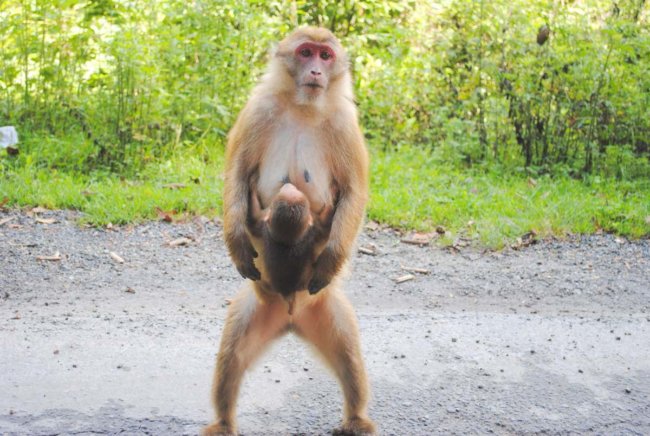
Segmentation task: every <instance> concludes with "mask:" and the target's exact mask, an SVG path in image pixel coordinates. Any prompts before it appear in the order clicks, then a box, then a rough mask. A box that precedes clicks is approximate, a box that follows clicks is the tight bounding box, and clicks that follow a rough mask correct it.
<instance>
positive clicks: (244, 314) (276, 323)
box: [202, 285, 289, 436]
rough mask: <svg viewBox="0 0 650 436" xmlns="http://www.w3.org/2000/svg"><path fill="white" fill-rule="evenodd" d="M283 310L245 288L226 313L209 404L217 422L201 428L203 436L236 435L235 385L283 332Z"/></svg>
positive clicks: (275, 301) (282, 306) (285, 320)
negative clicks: (259, 298) (211, 403)
mask: <svg viewBox="0 0 650 436" xmlns="http://www.w3.org/2000/svg"><path fill="white" fill-rule="evenodd" d="M288 322H289V319H288V315H287V308H286V305H285V304H284V302H283V301H282V300H281V299H280V298H277V299H271V300H270V301H264V302H262V301H259V300H258V298H257V297H256V295H255V291H254V290H253V289H252V287H251V286H250V285H247V286H246V287H245V288H244V289H243V290H242V291H241V292H240V293H239V294H238V295H237V297H236V298H235V299H234V300H233V302H232V303H231V305H230V308H229V310H228V315H227V318H226V323H225V325H224V328H223V333H222V335H221V346H220V348H219V354H218V355H217V366H216V370H215V373H214V383H213V386H212V401H213V404H214V408H215V411H216V415H217V421H216V422H215V423H213V424H211V425H209V426H207V427H205V428H204V429H203V432H202V434H203V435H204V436H211V435H230V434H236V432H237V425H236V419H235V412H236V405H237V396H238V394H239V386H240V384H241V380H242V378H243V376H244V373H245V372H246V369H248V367H249V366H250V365H251V364H252V363H253V362H254V361H255V359H257V358H258V357H259V356H260V355H261V354H262V353H263V352H264V350H266V348H267V347H268V345H269V344H270V343H271V341H272V340H273V339H275V338H277V337H278V336H280V335H281V334H282V333H283V332H285V331H286V329H287V325H288Z"/></svg>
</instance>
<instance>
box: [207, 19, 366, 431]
mask: <svg viewBox="0 0 650 436" xmlns="http://www.w3.org/2000/svg"><path fill="white" fill-rule="evenodd" d="M302 44H308V45H309V47H315V50H319V47H326V48H323V50H330V51H331V52H332V53H334V54H335V56H333V57H332V58H329V59H328V58H327V56H321V55H319V54H317V56H314V57H308V55H304V56H303V53H302V52H301V49H300V47H303V45H302ZM301 56H302V57H301ZM305 83H307V84H308V85H309V86H305ZM285 172H286V174H285ZM286 183H291V184H292V185H295V186H296V188H297V189H298V190H299V191H300V192H301V193H303V194H304V196H305V197H306V202H304V203H303V202H302V200H301V201H300V202H299V203H300V206H299V209H300V212H299V213H300V214H301V215H300V219H299V220H298V224H297V227H299V228H298V229H296V231H295V232H293V231H289V232H287V233H290V234H291V235H289V236H287V239H289V240H291V241H294V240H295V241H297V242H296V243H300V242H305V245H304V246H302V247H301V248H300V250H299V253H298V256H299V257H301V258H303V257H304V258H308V259H309V260H308V261H304V259H303V261H302V263H301V264H300V266H299V268H298V272H297V273H295V272H294V273H292V274H297V275H298V276H300V279H298V280H295V282H296V283H299V286H297V287H298V289H296V292H294V291H293V289H291V292H288V294H291V295H292V303H291V306H292V307H293V311H291V313H289V312H290V311H288V310H287V305H286V301H285V297H284V296H283V293H286V292H283V289H279V288H280V287H281V286H279V285H278V280H277V275H275V276H274V273H277V271H272V270H275V269H277V268H280V269H282V268H286V266H287V265H286V264H284V263H283V262H282V261H281V260H278V259H277V258H278V257H279V255H280V254H281V253H279V252H278V251H277V250H278V246H277V245H276V242H274V241H271V240H270V237H269V235H270V233H269V229H271V227H272V224H268V223H266V224H265V223H264V219H263V217H264V216H265V215H264V214H265V213H264V212H263V211H268V210H273V205H274V201H275V199H276V197H277V194H278V192H279V191H280V189H281V187H282V186H283V185H284V184H286ZM367 195H368V155H367V151H366V148H365V144H364V141H363V136H362V134H361V131H360V128H359V125H358V121H357V112H356V108H355V105H354V103H353V95H352V86H351V79H350V73H349V68H348V61H347V55H346V54H345V51H344V50H343V48H342V47H341V45H340V44H339V42H338V40H337V39H336V38H335V37H334V36H333V35H332V34H331V33H330V32H329V31H328V30H325V29H320V28H312V27H308V28H302V29H298V30H297V31H295V32H293V33H292V34H290V35H289V36H288V37H287V38H285V39H284V40H283V41H281V42H280V44H279V46H278V49H277V51H276V53H275V55H274V57H273V59H272V60H271V62H270V64H269V68H268V71H267V74H266V75H265V76H264V78H263V79H262V81H261V82H260V84H259V85H258V86H257V87H256V89H255V90H254V91H253V93H252V95H251V97H250V99H249V101H248V103H247V104H246V106H245V107H244V109H243V110H242V111H241V113H240V115H239V117H238V119H237V122H236V123H235V125H234V127H233V129H232V130H231V132H230V134H229V140H228V146H227V151H226V176H225V186H224V211H225V212H224V237H225V241H226V245H227V247H228V250H229V252H230V255H231V257H232V259H233V262H234V264H235V266H236V267H237V270H238V271H239V272H240V273H241V274H242V276H244V277H245V278H248V279H250V280H251V281H247V282H246V284H245V286H244V287H243V288H242V290H241V291H240V293H239V294H238V296H237V297H236V298H235V299H234V300H233V302H232V304H231V305H230V308H229V311H228V316H227V319H226V323H225V326H224V330H223V334H222V338H221V347H220V350H219V354H218V357H217V367H216V370H215V376H214V386H213V401H214V405H215V410H216V414H217V420H216V422H215V423H213V424H212V425H210V426H208V427H206V428H205V429H204V434H206V435H215V434H234V433H235V432H236V423H235V408H236V401H237V395H238V391H239V385H240V383H241V380H242V377H243V374H244V372H245V371H246V370H247V368H248V367H249V366H250V365H251V364H252V363H253V361H254V360H255V359H256V358H258V357H259V356H260V355H261V354H262V352H263V351H264V350H265V349H266V347H267V346H268V345H269V343H270V342H271V341H273V340H274V339H276V338H277V337H279V336H281V335H282V334H284V333H285V332H287V331H289V330H291V331H294V332H295V333H297V334H298V335H299V336H300V337H302V338H303V339H305V340H306V341H308V342H309V343H311V344H312V345H314V347H315V348H316V349H317V350H318V352H319V353H320V354H321V355H322V357H323V358H324V360H325V362H326V363H327V364H328V365H329V366H330V367H331V368H332V369H333V371H334V373H335V375H336V376H337V378H338V380H339V383H340V384H341V387H342V390H343V394H344V399H345V407H344V417H343V425H342V427H341V428H340V429H339V430H338V431H339V432H342V433H343V434H371V433H374V424H373V423H372V421H370V420H369V419H368V416H367V412H366V408H367V402H368V382H367V377H366V372H365V368H364V364H363V358H362V356H361V350H360V346H359V333H358V327H357V322H356V317H355V315H354V310H353V308H352V306H351V304H350V303H349V301H348V300H347V298H346V297H345V295H344V294H343V292H342V291H341V288H340V285H339V276H340V274H341V272H342V270H343V267H344V265H345V263H346V262H347V260H348V258H349V257H350V254H351V251H352V247H353V245H354V241H355V239H356V236H357V233H358V231H359V227H360V224H361V221H362V219H363V215H364V208H365V204H366V201H367ZM256 202H258V203H259V204H257V205H256ZM307 208H309V209H310V212H309V214H308V213H307V210H306V209H307ZM255 211H257V215H256V212H255ZM323 211H327V212H326V213H325V215H326V216H327V215H328V214H329V215H331V218H328V219H323V218H322V216H323V215H321V214H322V213H323ZM251 214H252V215H253V219H252V220H251ZM260 217H262V219H261V220H260ZM267 217H270V219H271V221H272V220H273V214H270V215H269V214H268V213H267ZM308 221H311V222H312V225H313V224H314V223H323V222H326V223H327V225H325V226H324V228H326V231H325V233H324V235H325V236H323V234H322V233H321V234H312V235H311V236H309V232H310V230H309V228H308V229H307V230H306V231H305V232H303V227H309V226H308V225H306V223H308ZM260 223H261V224H260ZM321 228H322V227H321ZM294 233H295V234H296V235H300V236H299V237H296V236H294V235H293V234H294ZM305 235H307V236H305ZM285 236H286V235H285ZM319 236H321V237H319ZM305 237H307V239H304V238H305ZM309 238H311V239H309ZM285 242H286V241H285ZM258 254H259V256H258ZM303 273H305V276H306V278H305V279H303V278H302V275H301V274H303ZM289 275H291V274H289ZM274 277H276V278H274ZM296 277H297V276H294V277H293V279H295V278H296ZM304 282H306V283H304ZM292 287H294V286H293V284H292V285H291V286H289V287H288V288H287V289H289V288H292ZM285 291H286V289H285ZM306 291H309V292H306Z"/></svg>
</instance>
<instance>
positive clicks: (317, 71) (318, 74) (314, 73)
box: [311, 70, 322, 76]
mask: <svg viewBox="0 0 650 436" xmlns="http://www.w3.org/2000/svg"><path fill="white" fill-rule="evenodd" d="M321 74H322V73H321V72H320V70H311V75H312V76H320V75H321Z"/></svg>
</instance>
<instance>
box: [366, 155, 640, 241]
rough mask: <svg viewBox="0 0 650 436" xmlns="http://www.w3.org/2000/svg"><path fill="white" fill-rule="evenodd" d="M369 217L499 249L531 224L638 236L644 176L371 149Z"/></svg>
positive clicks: (544, 231)
mask: <svg viewBox="0 0 650 436" xmlns="http://www.w3.org/2000/svg"><path fill="white" fill-rule="evenodd" d="M371 186H372V189H371V198H370V207H369V210H368V215H369V217H370V218H371V219H373V220H376V221H379V222H382V223H386V224H388V225H391V226H395V227H402V228H413V229H416V230H421V231H429V230H431V229H433V228H435V227H436V226H438V225H439V226H443V227H444V228H445V229H446V230H448V231H450V232H451V236H452V237H455V236H458V235H461V236H467V237H471V238H472V239H476V240H478V241H480V242H481V243H482V244H484V245H486V246H489V247H493V248H499V247H502V246H503V245H504V244H506V243H508V242H510V241H512V240H514V239H516V238H517V237H519V236H522V235H524V234H525V233H527V232H530V231H534V232H536V233H537V234H538V235H540V236H542V237H545V236H550V235H555V236H564V235H567V234H571V233H580V234H588V233H594V232H597V231H599V230H604V231H608V232H614V233H617V234H620V235H625V236H629V237H632V238H639V237H643V236H647V235H649V234H650V223H649V222H648V220H649V219H650V183H649V182H648V181H647V180H643V181H617V180H614V179H606V180H603V179H600V178H598V177H593V178H592V179H590V180H587V181H580V180H574V179H570V178H567V177H555V178H551V177H548V176H546V177H541V178H538V179H532V178H529V177H527V176H517V175H513V174H499V173H496V172H494V171H492V172H490V171H488V172H486V171H467V170H466V171H461V170H459V169H457V168H452V167H449V166H444V165H443V166H441V165H440V163H439V162H438V161H436V160H435V159H434V158H433V157H432V156H431V155H430V154H429V153H426V152H425V151H422V150H420V149H415V148H402V149H401V150H400V152H399V153H375V154H374V156H373V171H372V176H371Z"/></svg>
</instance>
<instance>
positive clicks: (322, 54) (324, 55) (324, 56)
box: [320, 50, 332, 61]
mask: <svg viewBox="0 0 650 436" xmlns="http://www.w3.org/2000/svg"><path fill="white" fill-rule="evenodd" d="M331 57H332V54H331V53H330V52H328V51H326V50H323V51H322V52H320V58H321V59H322V60H324V61H326V60H328V59H330V58H331Z"/></svg>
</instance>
